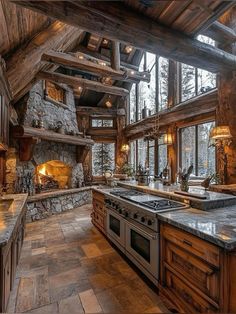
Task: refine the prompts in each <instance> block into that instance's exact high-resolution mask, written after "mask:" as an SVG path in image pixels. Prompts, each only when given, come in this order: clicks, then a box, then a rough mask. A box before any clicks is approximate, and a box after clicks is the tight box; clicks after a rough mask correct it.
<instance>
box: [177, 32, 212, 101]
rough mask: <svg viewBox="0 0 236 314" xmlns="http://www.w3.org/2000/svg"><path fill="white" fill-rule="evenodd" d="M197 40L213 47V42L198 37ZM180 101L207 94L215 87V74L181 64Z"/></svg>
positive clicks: (206, 38) (200, 36) (203, 37)
mask: <svg viewBox="0 0 236 314" xmlns="http://www.w3.org/2000/svg"><path fill="white" fill-rule="evenodd" d="M197 39H198V40H199V41H201V42H204V43H205V44H208V45H212V46H215V41H214V40H213V39H211V38H209V37H206V36H203V35H199V36H198V37H197ZM180 83H181V101H185V100H188V99H190V98H192V97H194V96H197V95H200V94H203V93H205V92H208V91H209V90H211V89H213V88H215V87H216V74H214V73H211V72H208V71H205V70H202V69H198V68H194V67H192V66H190V65H187V64H181V80H180Z"/></svg>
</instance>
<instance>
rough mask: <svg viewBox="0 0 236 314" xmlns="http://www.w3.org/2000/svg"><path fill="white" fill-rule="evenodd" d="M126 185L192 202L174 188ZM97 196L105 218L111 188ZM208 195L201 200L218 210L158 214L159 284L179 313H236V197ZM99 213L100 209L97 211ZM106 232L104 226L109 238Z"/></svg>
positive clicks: (99, 191) (174, 211) (190, 209)
mask: <svg viewBox="0 0 236 314" xmlns="http://www.w3.org/2000/svg"><path fill="white" fill-rule="evenodd" d="M121 185H122V186H123V187H124V186H125V187H126V188H129V189H130V188H132V190H133V189H134V188H135V189H136V190H139V191H142V192H146V193H147V192H148V193H151V192H152V194H157V195H159V196H160V195H161V196H162V197H163V196H164V195H165V197H169V198H171V197H173V198H174V199H176V197H177V199H178V200H179V201H182V202H186V200H187V203H190V201H191V199H192V198H190V199H189V198H187V197H186V196H185V197H183V196H181V195H176V194H174V192H173V191H170V189H171V188H172V187H170V188H169V187H164V188H163V189H161V190H160V191H158V190H157V189H154V188H153V187H151V188H150V187H137V186H136V185H135V184H130V183H128V184H127V183H122V184H121ZM166 188H167V191H165V189H166ZM194 191H196V189H195V188H194ZM94 193H95V195H96V198H97V197H98V194H99V193H101V195H102V196H101V197H100V203H99V206H100V207H99V210H100V211H101V210H102V211H103V215H104V216H106V213H105V212H106V206H105V203H103V205H102V204H101V202H102V200H103V199H105V198H106V196H107V195H108V194H109V190H102V189H101V190H99V189H96V192H94ZM204 193H208V194H207V195H208V199H207V200H197V202H198V203H199V204H200V203H201V202H204V201H205V205H207V206H208V208H211V201H212V202H213V204H214V206H216V207H217V206H218V207H219V208H217V209H208V210H205V211H203V210H199V209H196V208H192V207H189V208H185V209H177V210H173V211H167V212H159V213H157V219H158V222H159V232H160V242H159V245H160V246H159V247H160V256H159V261H158V262H159V265H160V277H159V280H158V284H157V285H158V288H159V291H160V295H162V296H164V297H165V298H167V299H168V300H169V302H170V304H171V308H174V309H175V310H177V311H178V312H188V313H192V312H202V313H203V312H204V313H207V312H235V311H236V302H235V299H234V295H235V294H236V276H235V275H234V268H235V265H236V205H232V204H235V200H236V198H235V197H234V196H230V195H224V194H219V193H212V192H204ZM193 201H195V199H194V198H193ZM95 204H96V201H95ZM204 208H206V207H204ZM96 211H97V207H96V208H94V212H95V213H96ZM126 213H127V208H126V212H125V215H127V214H126ZM104 221H105V220H104ZM107 228H108V226H106V224H105V223H104V225H103V230H104V233H105V234H106V231H107ZM159 247H157V248H156V249H158V250H159Z"/></svg>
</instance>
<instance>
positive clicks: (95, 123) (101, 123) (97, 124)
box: [91, 118, 114, 128]
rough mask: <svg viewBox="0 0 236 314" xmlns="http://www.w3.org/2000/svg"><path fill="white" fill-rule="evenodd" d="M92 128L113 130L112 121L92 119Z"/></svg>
mask: <svg viewBox="0 0 236 314" xmlns="http://www.w3.org/2000/svg"><path fill="white" fill-rule="evenodd" d="M91 121H92V128H113V127H114V125H113V122H114V121H113V119H95V118H92V119H91Z"/></svg>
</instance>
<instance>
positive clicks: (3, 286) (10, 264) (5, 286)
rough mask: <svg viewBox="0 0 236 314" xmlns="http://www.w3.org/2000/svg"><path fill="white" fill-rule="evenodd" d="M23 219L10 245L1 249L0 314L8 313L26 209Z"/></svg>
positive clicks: (14, 232)
mask: <svg viewBox="0 0 236 314" xmlns="http://www.w3.org/2000/svg"><path fill="white" fill-rule="evenodd" d="M22 212H23V214H22V217H19V219H18V222H17V224H16V226H15V230H14V231H13V234H12V237H11V238H10V240H9V241H8V243H7V244H6V245H5V246H3V247H1V248H0V252H1V260H0V278H1V282H0V312H1V313H2V312H6V310H7V305H8V301H9V296H10V292H11V290H12V288H13V285H14V280H15V274H16V268H17V265H18V263H19V259H20V252H21V247H22V244H23V240H24V228H25V215H26V214H25V213H26V209H23V210H22Z"/></svg>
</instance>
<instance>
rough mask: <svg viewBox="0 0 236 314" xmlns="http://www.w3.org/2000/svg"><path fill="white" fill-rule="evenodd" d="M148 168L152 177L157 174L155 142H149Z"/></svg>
mask: <svg viewBox="0 0 236 314" xmlns="http://www.w3.org/2000/svg"><path fill="white" fill-rule="evenodd" d="M147 145H148V150H147V152H148V156H147V157H148V168H149V172H150V175H151V176H154V174H155V141H148V143H147Z"/></svg>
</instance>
